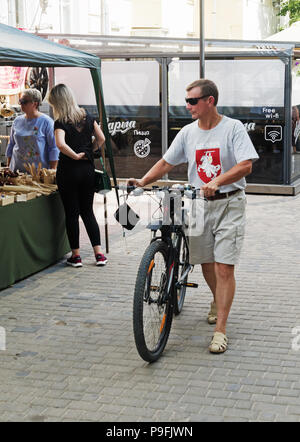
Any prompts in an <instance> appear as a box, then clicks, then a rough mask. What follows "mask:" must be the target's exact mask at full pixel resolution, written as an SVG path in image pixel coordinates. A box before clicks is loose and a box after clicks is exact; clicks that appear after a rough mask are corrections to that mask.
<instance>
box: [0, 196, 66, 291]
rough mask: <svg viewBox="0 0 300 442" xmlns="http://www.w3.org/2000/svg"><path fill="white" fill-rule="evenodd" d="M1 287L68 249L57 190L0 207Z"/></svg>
mask: <svg viewBox="0 0 300 442" xmlns="http://www.w3.org/2000/svg"><path fill="white" fill-rule="evenodd" d="M0 246H1V252H0V253H1V255H0V256H1V259H0V266H1V267H0V289H3V288H5V287H8V286H9V285H11V284H13V283H14V282H16V281H18V280H20V279H23V278H25V277H26V276H29V275H31V274H33V273H35V272H38V271H40V270H42V269H44V268H45V267H47V266H49V265H50V264H53V263H55V262H56V261H57V260H59V259H60V258H62V257H63V256H64V255H65V254H66V253H67V252H68V251H69V250H70V246H69V241H68V238H67V234H66V230H65V215H64V210H63V206H62V203H61V200H60V196H59V194H58V193H57V192H56V193H53V194H51V195H49V196H40V197H38V198H36V199H33V200H31V201H27V202H23V203H14V204H11V205H8V206H4V207H0Z"/></svg>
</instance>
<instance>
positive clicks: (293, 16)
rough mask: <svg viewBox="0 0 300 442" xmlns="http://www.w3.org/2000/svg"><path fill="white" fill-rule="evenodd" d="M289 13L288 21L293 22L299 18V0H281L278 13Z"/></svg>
mask: <svg viewBox="0 0 300 442" xmlns="http://www.w3.org/2000/svg"><path fill="white" fill-rule="evenodd" d="M287 14H289V15H290V22H289V24H290V25H291V24H292V23H295V22H296V21H298V20H300V1H299V0H281V2H280V12H279V14H278V15H282V16H286V15H287Z"/></svg>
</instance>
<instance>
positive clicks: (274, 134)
mask: <svg viewBox="0 0 300 442" xmlns="http://www.w3.org/2000/svg"><path fill="white" fill-rule="evenodd" d="M268 137H270V138H271V140H272V141H275V140H276V138H279V137H280V132H277V130H272V131H271V132H268Z"/></svg>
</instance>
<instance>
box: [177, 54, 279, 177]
mask: <svg viewBox="0 0 300 442" xmlns="http://www.w3.org/2000/svg"><path fill="white" fill-rule="evenodd" d="M284 69H285V68H284V63H283V62H282V61H281V60H279V59H263V60H260V59H254V60H251V59H247V60H207V61H206V63H205V76H206V78H209V79H211V80H213V81H214V82H215V83H216V84H217V86H218V89H219V93H220V97H219V103H218V110H219V112H220V113H221V114H224V115H227V116H229V117H232V118H236V119H239V120H241V121H242V123H244V125H245V127H246V129H247V131H248V133H249V136H250V138H251V139H252V141H253V144H254V146H255V148H256V150H257V152H258V154H259V156H260V159H259V160H258V161H256V162H255V163H254V165H253V172H252V174H251V175H250V176H249V177H248V178H247V181H248V182H254V183H262V184H264V183H266V184H280V183H282V180H283V133H284V124H285V122H284V78H285V76H284ZM198 77H199V61H198V60H174V61H172V63H171V64H170V65H169V145H170V144H171V142H172V140H173V139H174V137H175V136H176V134H177V133H178V131H179V130H180V129H181V128H182V127H183V126H184V125H186V124H187V123H189V122H191V121H192V120H191V118H190V114H189V112H188V111H187V110H186V108H185V103H184V97H185V93H186V92H185V88H186V86H187V85H188V84H189V83H191V82H192V81H194V80H195V79H197V78H198ZM169 178H170V179H186V166H185V165H181V166H178V167H176V168H174V169H173V170H172V172H171V173H170V174H169Z"/></svg>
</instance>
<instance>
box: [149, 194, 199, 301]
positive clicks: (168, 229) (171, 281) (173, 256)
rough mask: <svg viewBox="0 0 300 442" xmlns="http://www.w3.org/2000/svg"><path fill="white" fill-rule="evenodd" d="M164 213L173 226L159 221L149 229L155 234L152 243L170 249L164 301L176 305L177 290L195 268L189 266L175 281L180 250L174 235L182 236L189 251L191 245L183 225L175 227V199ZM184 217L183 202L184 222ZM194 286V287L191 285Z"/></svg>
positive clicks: (166, 207)
mask: <svg viewBox="0 0 300 442" xmlns="http://www.w3.org/2000/svg"><path fill="white" fill-rule="evenodd" d="M163 213H164V215H165V217H168V215H169V216H170V219H171V225H164V224H163V221H162V220H159V222H158V223H155V224H152V223H150V224H149V225H148V226H147V228H148V229H150V230H151V231H152V232H155V235H154V237H153V238H152V240H151V243H152V242H154V241H158V240H161V241H164V242H165V243H166V244H167V246H168V249H169V253H168V262H167V268H168V270H169V271H168V279H167V290H166V293H165V296H164V298H163V301H166V300H167V299H170V300H171V304H172V305H173V303H174V296H175V288H179V287H180V286H181V285H182V284H183V281H184V279H185V278H186V276H187V275H188V273H189V272H190V271H191V270H192V268H193V266H192V265H189V267H188V268H187V269H186V270H185V272H184V274H183V275H181V277H180V278H179V280H177V281H175V278H174V270H175V262H176V260H178V253H179V250H177V249H176V247H175V245H174V243H173V238H172V233H175V234H180V235H181V237H182V239H183V240H184V242H185V245H186V247H187V250H189V244H188V240H187V238H186V236H185V233H184V230H183V228H182V225H175V224H174V198H172V197H171V198H170V206H168V205H164V206H163ZM183 216H184V208H183V202H182V220H183ZM157 230H160V231H161V236H156V232H157ZM191 286H192V285H191Z"/></svg>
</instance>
